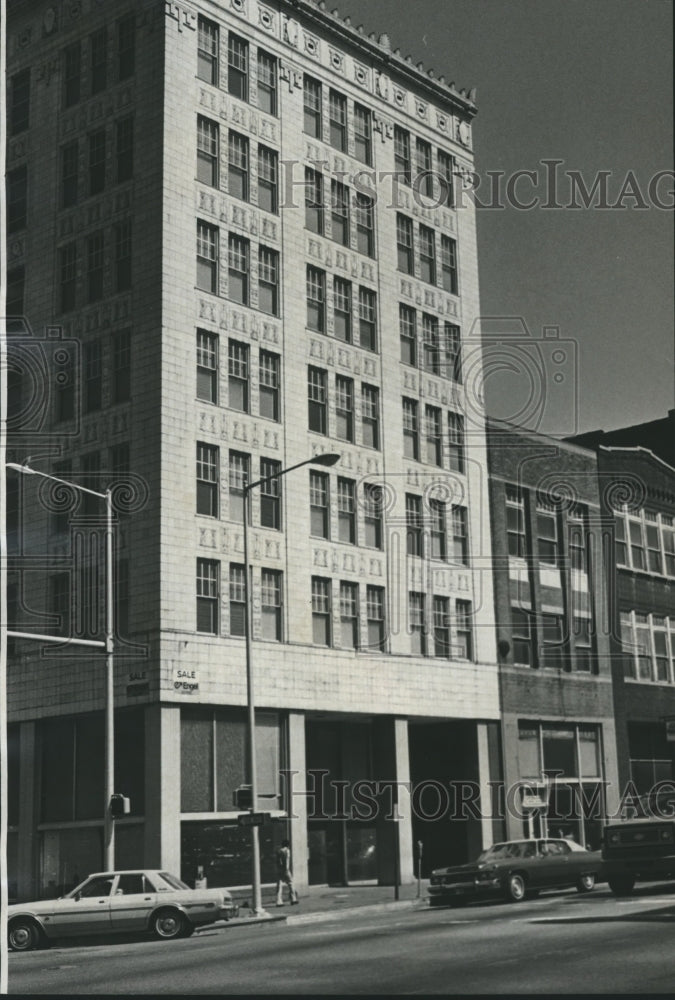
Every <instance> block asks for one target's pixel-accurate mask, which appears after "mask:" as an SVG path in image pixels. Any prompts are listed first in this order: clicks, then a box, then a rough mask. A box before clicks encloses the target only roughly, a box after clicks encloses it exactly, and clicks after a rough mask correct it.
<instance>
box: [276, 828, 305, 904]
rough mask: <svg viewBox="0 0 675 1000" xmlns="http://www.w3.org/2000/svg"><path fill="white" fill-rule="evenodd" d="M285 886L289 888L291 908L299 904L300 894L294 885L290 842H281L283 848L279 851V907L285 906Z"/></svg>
mask: <svg viewBox="0 0 675 1000" xmlns="http://www.w3.org/2000/svg"><path fill="white" fill-rule="evenodd" d="M284 885H287V886H288V892H289V894H290V897H291V898H290V903H291V906H294V905H295V904H296V903H299V902H300V900H299V899H298V894H297V892H296V891H295V886H294V885H293V872H292V871H291V845H290V843H289V841H288V840H282V841H281V847H280V848H279V850H278V851H277V906H283V905H284Z"/></svg>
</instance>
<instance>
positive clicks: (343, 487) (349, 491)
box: [337, 476, 356, 545]
mask: <svg viewBox="0 0 675 1000" xmlns="http://www.w3.org/2000/svg"><path fill="white" fill-rule="evenodd" d="M337 507H338V538H339V540H340V541H341V542H347V543H348V544H349V545H356V483H355V481H354V480H353V479H345V478H343V477H342V476H339V477H338V481H337Z"/></svg>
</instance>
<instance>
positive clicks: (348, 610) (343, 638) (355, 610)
mask: <svg viewBox="0 0 675 1000" xmlns="http://www.w3.org/2000/svg"><path fill="white" fill-rule="evenodd" d="M340 645H341V647H342V648H343V649H356V648H357V647H358V645H359V585H358V583H351V582H349V581H346V580H341V581H340Z"/></svg>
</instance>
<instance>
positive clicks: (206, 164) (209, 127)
mask: <svg viewBox="0 0 675 1000" xmlns="http://www.w3.org/2000/svg"><path fill="white" fill-rule="evenodd" d="M218 132H219V128H218V123H217V122H213V121H211V119H210V118H205V117H204V115H197V180H198V181H201V182H202V184H208V185H209V186H210V187H215V188H217V187H218V162H219V152H218V139H219V136H218ZM230 193H234V192H230Z"/></svg>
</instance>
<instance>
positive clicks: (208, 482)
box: [197, 441, 219, 517]
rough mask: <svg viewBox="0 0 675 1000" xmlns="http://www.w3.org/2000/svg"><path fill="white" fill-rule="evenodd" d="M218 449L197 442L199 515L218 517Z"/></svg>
mask: <svg viewBox="0 0 675 1000" xmlns="http://www.w3.org/2000/svg"><path fill="white" fill-rule="evenodd" d="M218 481H219V473H218V448H217V447H216V446H215V445H211V444H203V443H202V442H201V441H198V442H197V513H198V514H205V515H206V516H207V517H218Z"/></svg>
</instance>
